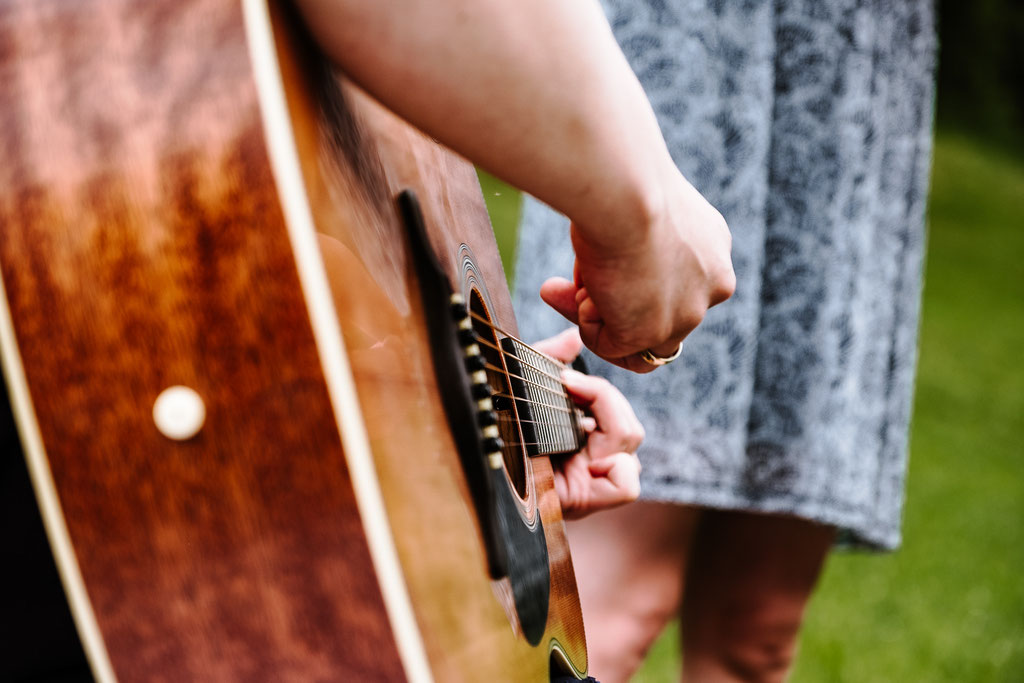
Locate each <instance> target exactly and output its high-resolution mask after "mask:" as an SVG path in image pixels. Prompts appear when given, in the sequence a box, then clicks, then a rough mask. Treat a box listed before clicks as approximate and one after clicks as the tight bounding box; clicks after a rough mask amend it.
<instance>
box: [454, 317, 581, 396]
mask: <svg viewBox="0 0 1024 683" xmlns="http://www.w3.org/2000/svg"><path fill="white" fill-rule="evenodd" d="M469 315H470V317H471V318H474V319H476V320H479V321H480V322H482V323H483V324H484V325H487V327H489V328H491V329H492V330H494V331H495V332H500V333H501V334H503V335H505V336H506V337H508V338H509V339H512V340H514V341H517V342H519V343H520V344H522V345H523V346H524V347H525V348H526V349H527V350H528V351H532V352H534V353H536V354H537V355H538V356H541V357H542V358H544V359H545V360H548V361H550V362H551V363H552V364H553V365H555V366H556V367H558V368H560V369H562V370H568V369H569V366H568V365H566V364H565V363H563V362H562V361H560V360H556V359H555V358H552V357H551V356H549V355H548V354H546V353H544V352H543V351H538V350H537V349H535V348H533V347H532V346H530V345H529V344H527V343H526V342H524V341H523V340H522V339H520V338H519V337H517V336H515V335H514V334H509V333H508V332H506V331H505V330H503V329H501V328H500V327H498V326H497V325H495V324H494V323H492V322H491V321H490V320H488V319H487V318H485V317H483V316H481V315H478V314H476V313H474V312H473V311H469ZM481 341H482V339H481ZM484 343H485V344H487V345H488V346H490V347H491V348H492V349H496V350H497V351H500V352H502V353H503V354H505V355H506V356H511V357H512V358H515V359H516V360H518V361H519V362H520V363H523V364H524V365H529V366H530V367H531V368H533V369H534V370H536V371H537V372H540V373H542V374H544V375H547V376H548V377H550V378H551V379H554V380H558V381H559V382H561V381H562V380H561V379H560V378H559V377H557V376H555V375H552V374H551V373H548V372H544V370H542V369H541V368H538V367H537V366H536V365H533V364H531V363H530V362H529V361H527V360H526V359H524V358H520V357H519V356H517V355H515V354H514V353H510V352H508V351H505V349H501V348H497V347H495V346H493V345H491V344H488V343H487V342H484Z"/></svg>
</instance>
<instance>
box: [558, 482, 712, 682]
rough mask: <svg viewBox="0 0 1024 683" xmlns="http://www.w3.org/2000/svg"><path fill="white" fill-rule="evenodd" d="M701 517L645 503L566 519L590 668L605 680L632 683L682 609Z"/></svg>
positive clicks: (674, 507)
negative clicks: (692, 542) (692, 541)
mask: <svg viewBox="0 0 1024 683" xmlns="http://www.w3.org/2000/svg"><path fill="white" fill-rule="evenodd" d="M699 518H700V511H699V510H698V509H696V508H692V507H683V506H679V505H667V504H661V503H647V502H640V503H633V504H630V505H626V506H623V507H620V508H615V509H612V510H608V511H605V512H599V513H597V514H594V515H591V516H590V517H586V518H584V519H581V520H578V521H573V522H569V524H568V530H569V545H570V547H571V549H572V557H573V564H574V565H575V568H576V580H577V583H578V585H579V591H580V600H581V602H582V605H583V618H584V621H585V623H586V628H587V653H588V657H589V660H590V673H591V675H592V676H594V677H595V678H597V679H598V680H599V681H601V683H619V682H620V681H621V682H624V681H628V680H629V678H630V677H631V676H632V675H633V673H634V672H635V671H636V670H637V669H638V668H639V666H640V664H641V663H642V662H643V658H644V655H646V654H647V650H648V649H649V648H650V647H651V645H652V643H653V642H654V640H655V639H656V638H657V637H658V634H659V633H661V631H662V629H663V628H664V627H665V624H666V623H667V622H668V621H669V620H670V619H673V618H675V616H676V615H677V614H678V613H679V605H680V601H681V599H682V589H683V581H682V577H683V575H684V573H685V569H686V556H687V552H688V550H689V546H690V539H691V538H692V536H693V531H694V528H695V527H696V524H697V520H698V519H699Z"/></svg>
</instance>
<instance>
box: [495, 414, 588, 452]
mask: <svg viewBox="0 0 1024 683" xmlns="http://www.w3.org/2000/svg"><path fill="white" fill-rule="evenodd" d="M513 422H514V420H504V423H505V424H512V423H513ZM522 422H529V420H522ZM540 424H547V425H548V426H549V427H555V428H556V429H558V430H559V431H561V432H562V433H561V434H559V433H557V432H556V433H555V435H554V436H553V437H552V438H551V439H550V440H548V441H540V442H536V443H525V444H524V443H522V442H519V441H506V442H505V443H506V444H512V445H525V446H558V445H562V444H570V445H571V446H573V447H574V448H582V447H583V444H584V443H586V440H585V439H584V440H582V441H581V440H580V439H579V438H578V437H577V436H576V431H575V430H574V429H572V427H570V426H569V425H565V424H556V423H543V422H542V423H540Z"/></svg>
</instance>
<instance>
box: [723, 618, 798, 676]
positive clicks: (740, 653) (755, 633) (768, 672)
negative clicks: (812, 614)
mask: <svg viewBox="0 0 1024 683" xmlns="http://www.w3.org/2000/svg"><path fill="white" fill-rule="evenodd" d="M799 632H800V620H799V619H780V618H773V619H757V618H754V619H749V620H743V621H740V622H739V623H737V624H735V625H734V626H733V627H732V628H729V629H728V630H727V632H726V633H725V634H724V635H725V637H724V638H723V642H722V643H721V649H720V651H719V655H720V658H721V665H722V667H723V668H724V669H725V670H726V671H728V672H729V673H731V674H732V675H733V676H734V677H735V678H736V679H737V680H740V681H749V682H750V683H776V682H778V681H784V680H785V678H786V675H787V674H788V673H789V670H790V668H792V665H793V659H794V657H795V656H796V647H797V638H798V636H799Z"/></svg>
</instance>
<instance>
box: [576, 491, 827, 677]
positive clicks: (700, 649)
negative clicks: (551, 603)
mask: <svg viewBox="0 0 1024 683" xmlns="http://www.w3.org/2000/svg"><path fill="white" fill-rule="evenodd" d="M834 536H835V530H834V529H833V528H832V527H827V526H822V525H819V524H814V523H812V522H808V521H805V520H801V519H797V518H795V517H783V516H772V515H758V514H750V513H741V512H724V511H712V510H705V511H704V514H703V515H702V517H701V522H700V527H699V529H698V531H697V533H696V535H695V537H694V540H693V544H692V546H691V555H692V560H691V562H690V566H689V570H688V571H689V576H687V578H686V600H685V602H684V606H683V620H682V622H683V623H682V626H683V628H682V632H683V678H684V679H685V680H687V681H693V682H694V683H718V682H721V681H758V682H760V681H782V680H784V679H785V677H786V675H787V674H788V672H789V669H790V666H791V664H792V662H793V657H794V655H795V653H796V643H797V635H798V633H799V630H800V623H801V621H802V619H803V615H804V607H805V606H806V604H807V601H808V599H809V598H810V595H811V592H812V591H813V590H814V586H815V583H816V582H817V580H818V575H819V573H820V571H821V567H822V565H823V563H824V559H825V557H826V555H827V554H828V551H829V548H830V547H831V545H832V541H833V539H834ZM588 635H589V634H588Z"/></svg>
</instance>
